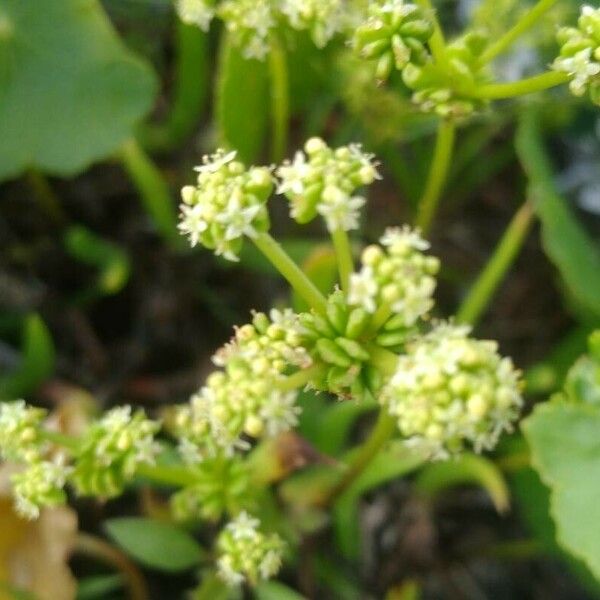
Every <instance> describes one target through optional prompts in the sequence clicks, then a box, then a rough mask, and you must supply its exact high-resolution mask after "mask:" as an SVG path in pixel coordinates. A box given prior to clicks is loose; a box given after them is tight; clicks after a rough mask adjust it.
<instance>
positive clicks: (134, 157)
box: [119, 139, 180, 245]
mask: <svg viewBox="0 0 600 600" xmlns="http://www.w3.org/2000/svg"><path fill="white" fill-rule="evenodd" d="M119 156H120V159H121V162H122V164H123V167H124V168H125V170H126V171H127V173H128V174H129V176H130V177H131V180H132V181H133V183H134V185H135V187H136V188H137V190H138V193H139V195H140V198H141V200H142V204H143V205H144V208H145V209H146V211H147V212H148V214H149V215H150V217H151V219H152V221H153V222H154V225H155V226H156V228H157V229H158V231H160V233H161V234H162V236H163V237H164V239H165V240H166V241H168V242H169V243H171V244H173V245H178V244H177V243H178V242H179V241H180V240H179V236H178V235H177V212H176V210H175V205H174V203H173V200H172V198H171V194H170V192H169V187H168V186H167V183H166V181H165V180H164V178H163V176H162V174H161V172H160V171H159V170H158V168H157V167H156V165H155V164H154V163H153V162H152V161H151V159H150V158H149V157H148V156H147V155H146V154H145V153H144V151H143V150H142V149H141V148H140V146H139V145H138V143H137V142H136V141H135V140H134V139H131V140H129V141H127V142H126V143H125V144H123V146H122V147H121V151H120V155H119Z"/></svg>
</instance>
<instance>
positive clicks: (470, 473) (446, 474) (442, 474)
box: [415, 454, 510, 513]
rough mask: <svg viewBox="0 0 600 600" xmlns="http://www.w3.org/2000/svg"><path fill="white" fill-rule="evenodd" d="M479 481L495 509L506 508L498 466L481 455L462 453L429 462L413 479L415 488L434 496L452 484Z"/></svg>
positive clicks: (506, 496)
mask: <svg viewBox="0 0 600 600" xmlns="http://www.w3.org/2000/svg"><path fill="white" fill-rule="evenodd" d="M464 484H476V485H480V486H481V487H482V488H483V489H484V490H485V491H486V492H487V493H488V494H489V496H490V498H491V499H492V502H493V503H494V506H495V507H496V510H497V511H498V512H500V513H503V512H506V511H507V510H508V507H509V505H510V492H509V490H508V486H507V485H506V481H505V480H504V476H503V475H502V472H501V471H500V469H499V468H498V467H497V466H496V465H495V464H494V463H493V462H492V461H491V460H488V459H487V458H485V457H483V456H477V455H475V454H462V455H461V456H458V457H457V458H455V459H453V460H449V461H445V462H436V463H431V464H429V465H427V466H426V467H424V468H423V470H422V471H421V472H420V473H419V476H418V478H417V480H416V482H415V486H416V489H417V490H419V491H420V492H421V493H423V494H425V495H426V496H428V497H430V498H433V497H435V496H437V495H438V494H439V493H440V492H442V491H443V490H445V489H446V488H448V487H450V486H454V485H464Z"/></svg>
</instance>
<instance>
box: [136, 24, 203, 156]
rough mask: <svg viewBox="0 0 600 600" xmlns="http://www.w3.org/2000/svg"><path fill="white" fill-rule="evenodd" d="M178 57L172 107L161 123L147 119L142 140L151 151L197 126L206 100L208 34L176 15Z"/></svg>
mask: <svg viewBox="0 0 600 600" xmlns="http://www.w3.org/2000/svg"><path fill="white" fill-rule="evenodd" d="M176 34H177V37H176V39H177V57H176V61H177V62H176V65H175V81H174V90H173V99H172V103H171V110H170V111H169V113H168V115H167V117H166V119H165V120H164V121H163V122H162V123H147V124H146V125H144V127H143V128H142V130H141V131H140V135H139V138H140V142H141V144H142V145H143V146H144V147H145V148H146V149H148V150H149V151H152V152H169V151H170V150H173V149H174V148H177V147H178V146H179V145H180V144H181V143H182V142H183V141H184V140H185V139H186V138H187V137H189V136H190V135H191V134H192V132H193V131H194V128H195V127H196V125H197V123H198V121H199V120H200V117H201V115H202V111H203V109H204V106H205V104H206V98H207V91H208V89H209V86H208V68H209V67H208V36H207V35H206V34H205V33H204V32H203V31H201V30H200V29H199V28H198V27H196V26H195V25H186V24H185V23H182V22H181V20H180V19H177V32H176Z"/></svg>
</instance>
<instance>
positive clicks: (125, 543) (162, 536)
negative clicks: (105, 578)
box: [104, 517, 205, 572]
mask: <svg viewBox="0 0 600 600" xmlns="http://www.w3.org/2000/svg"><path fill="white" fill-rule="evenodd" d="M104 528H105V529H106V532H107V533H108V535H109V536H110V538H111V539H112V540H114V541H115V542H116V543H117V544H118V545H119V546H120V547H121V548H122V549H123V550H124V551H125V552H127V553H128V554H129V555H130V556H132V557H133V558H135V559H136V560H138V561H139V562H141V563H142V564H144V565H146V566H148V567H151V568H153V569H158V570H160V571H172V572H176V571H185V570H187V569H191V568H193V567H195V566H197V565H198V564H199V563H200V561H201V560H202V558H203V557H204V555H205V552H204V550H203V549H202V547H201V546H200V545H199V544H198V542H196V540H195V539H194V538H193V537H192V536H191V535H190V534H189V533H187V532H186V531H184V530H183V529H180V528H179V527H176V526H175V525H171V524H169V523H163V522H160V521H155V520H153V519H144V518H136V517H124V518H118V519H109V520H108V521H106V522H105V523H104Z"/></svg>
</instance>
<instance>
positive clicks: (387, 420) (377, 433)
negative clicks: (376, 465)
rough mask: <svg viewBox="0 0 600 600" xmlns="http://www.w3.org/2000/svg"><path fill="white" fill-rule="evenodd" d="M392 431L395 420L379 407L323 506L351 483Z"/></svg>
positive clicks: (340, 493) (329, 503)
mask: <svg viewBox="0 0 600 600" xmlns="http://www.w3.org/2000/svg"><path fill="white" fill-rule="evenodd" d="M394 431H396V420H395V419H394V417H392V416H391V415H390V414H388V413H387V412H386V410H385V409H381V410H380V411H379V415H378V417H377V422H376V423H375V426H374V427H373V429H372V430H371V433H370V434H369V437H368V438H367V439H366V440H365V442H364V443H363V444H362V445H361V446H359V447H358V448H357V450H356V453H355V454H354V455H353V456H352V459H351V460H350V461H349V463H348V468H347V470H346V472H345V473H344V475H343V476H342V478H341V479H340V481H339V482H338V483H337V484H336V485H335V486H334V487H333V488H332V489H331V491H329V492H328V493H327V494H326V496H325V498H324V500H323V506H330V505H331V504H333V503H334V502H335V500H336V499H337V498H339V497H340V496H341V495H342V494H343V493H344V492H345V491H346V490H347V489H348V488H349V487H350V486H351V485H352V483H353V482H354V481H355V480H356V478H357V477H358V476H359V475H360V474H361V473H362V472H363V471H364V470H365V468H366V467H367V466H368V465H369V463H370V462H371V461H372V460H373V458H375V456H377V453H378V452H379V451H380V450H381V448H382V447H383V446H384V445H385V443H386V442H387V441H389V439H390V438H391V437H392V435H393V434H394Z"/></svg>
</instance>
